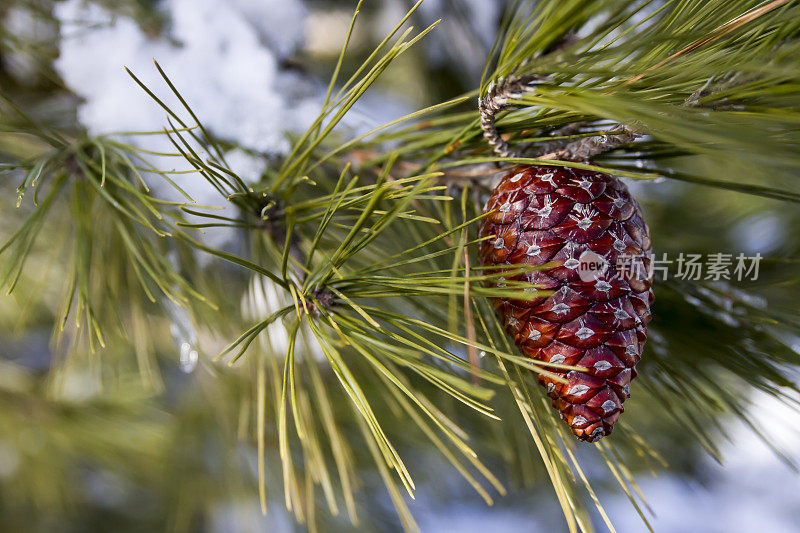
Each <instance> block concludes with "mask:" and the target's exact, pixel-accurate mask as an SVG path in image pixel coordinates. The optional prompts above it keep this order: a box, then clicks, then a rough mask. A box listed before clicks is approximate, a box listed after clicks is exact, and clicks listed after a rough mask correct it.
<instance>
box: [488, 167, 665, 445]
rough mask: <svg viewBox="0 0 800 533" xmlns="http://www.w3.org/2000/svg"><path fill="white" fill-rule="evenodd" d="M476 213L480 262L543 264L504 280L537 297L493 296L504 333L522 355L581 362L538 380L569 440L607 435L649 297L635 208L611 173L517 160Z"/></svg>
mask: <svg viewBox="0 0 800 533" xmlns="http://www.w3.org/2000/svg"><path fill="white" fill-rule="evenodd" d="M484 213H489V215H488V216H486V217H485V218H484V219H483V222H482V225H481V228H480V236H481V237H490V238H488V239H486V240H484V241H482V243H481V248H480V259H481V262H482V263H483V265H484V266H497V267H500V268H501V269H502V270H506V271H510V270H513V269H516V270H517V271H519V265H521V264H528V265H537V266H543V267H544V268H542V269H538V270H533V271H530V272H525V273H523V274H521V275H516V276H511V275H509V276H508V280H511V279H513V280H520V281H524V282H528V283H531V284H532V285H534V286H535V287H536V288H537V289H538V290H542V291H547V293H546V294H547V295H546V296H541V297H538V298H535V299H534V300H527V301H526V300H514V299H506V298H503V299H496V300H495V301H494V304H495V308H496V309H497V312H498V315H499V316H500V318H501V320H502V321H503V323H504V325H505V329H506V332H507V333H508V334H509V335H510V336H511V337H513V339H514V342H515V343H516V345H517V346H518V347H519V349H520V350H521V351H522V352H523V353H524V354H525V355H526V356H528V357H530V358H532V359H536V360H539V361H547V362H551V363H561V364H565V365H572V366H578V367H584V368H586V371H585V372H578V371H569V372H558V371H557V370H558V369H552V370H555V371H554V374H556V375H558V376H560V377H562V378H564V379H566V380H567V383H566V384H564V383H561V382H559V381H555V380H553V379H552V378H551V377H548V376H544V375H540V376H539V383H540V384H542V385H543V386H545V387H546V388H547V394H548V396H550V398H552V400H553V407H555V408H556V409H558V410H559V411H560V412H561V417H562V418H563V419H564V420H565V421H566V422H567V424H569V427H570V430H571V431H572V432H573V433H574V434H575V435H576V436H577V437H578V438H579V439H581V440H585V441H589V442H593V441H596V440H598V439H600V438H601V437H603V436H605V435H608V434H610V433H611V430H612V429H613V427H614V423H615V422H616V421H617V419H618V418H619V415H620V413H621V412H622V411H623V406H622V403H623V402H624V401H625V400H626V399H627V398H628V397H629V396H630V382H631V379H633V378H635V377H636V363H638V362H639V359H640V358H641V355H642V349H643V347H644V342H645V340H646V338H647V330H646V325H647V323H648V322H649V321H650V318H651V315H650V304H652V302H653V292H652V290H651V288H650V286H651V284H652V271H651V270H650V253H651V249H652V248H651V244H650V236H649V230H648V228H647V225H646V224H645V223H644V221H643V219H642V212H641V210H640V209H639V206H638V204H637V203H636V201H635V200H634V199H633V198H632V197H631V195H630V193H629V192H628V189H627V187H626V186H625V184H623V183H622V182H621V181H620V180H619V179H617V178H615V177H613V176H609V175H607V174H601V173H598V172H592V171H587V170H580V169H572V168H567V167H547V166H525V167H520V168H518V169H517V170H515V171H514V172H512V173H511V174H508V175H507V176H505V177H504V178H503V179H502V180H501V181H500V183H499V184H498V185H497V187H496V188H495V190H494V192H493V194H492V196H491V198H489V201H488V202H487V203H486V207H485V208H484ZM494 272H497V271H494ZM508 280H504V279H503V277H499V278H498V281H497V283H496V284H495V286H498V287H503V286H506V284H505V281H508ZM520 290H524V289H520Z"/></svg>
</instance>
